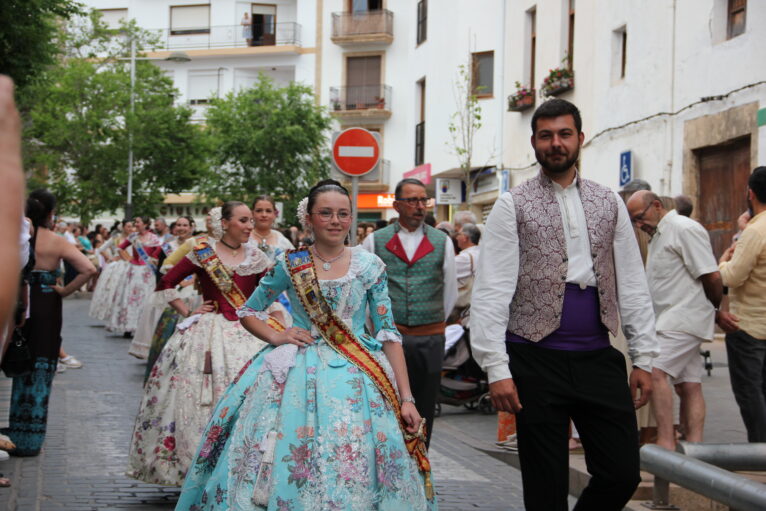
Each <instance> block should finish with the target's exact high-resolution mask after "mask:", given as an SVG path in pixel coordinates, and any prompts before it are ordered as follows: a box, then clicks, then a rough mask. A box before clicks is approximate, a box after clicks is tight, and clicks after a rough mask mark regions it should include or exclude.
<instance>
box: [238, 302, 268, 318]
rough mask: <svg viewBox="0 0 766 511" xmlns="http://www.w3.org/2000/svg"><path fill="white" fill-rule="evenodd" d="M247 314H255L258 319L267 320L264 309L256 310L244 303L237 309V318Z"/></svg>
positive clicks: (266, 313)
mask: <svg viewBox="0 0 766 511" xmlns="http://www.w3.org/2000/svg"><path fill="white" fill-rule="evenodd" d="M247 316H255V317H256V318H258V319H260V320H261V321H268V320H269V313H268V312H266V311H257V310H255V309H253V308H252V307H248V306H247V305H244V306H242V307H240V308H239V309H237V317H238V318H244V317H247Z"/></svg>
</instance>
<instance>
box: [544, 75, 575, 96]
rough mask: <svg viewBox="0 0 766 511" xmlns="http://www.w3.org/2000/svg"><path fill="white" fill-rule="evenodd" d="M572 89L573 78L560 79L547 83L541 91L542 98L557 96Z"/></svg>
mask: <svg viewBox="0 0 766 511" xmlns="http://www.w3.org/2000/svg"><path fill="white" fill-rule="evenodd" d="M573 88H574V77H571V78H560V79H558V80H554V81H552V82H549V83H547V84H546V85H545V86H544V87H543V90H542V94H543V96H558V95H559V94H562V93H564V92H566V91H568V90H572V89H573Z"/></svg>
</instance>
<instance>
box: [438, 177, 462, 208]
mask: <svg viewBox="0 0 766 511" xmlns="http://www.w3.org/2000/svg"><path fill="white" fill-rule="evenodd" d="M462 202H463V181H462V180H461V179H447V178H436V204H461V203H462Z"/></svg>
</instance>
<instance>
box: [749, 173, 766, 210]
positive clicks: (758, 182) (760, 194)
mask: <svg viewBox="0 0 766 511" xmlns="http://www.w3.org/2000/svg"><path fill="white" fill-rule="evenodd" d="M747 187H748V188H750V189H751V190H752V191H753V193H754V194H755V198H756V199H758V202H760V203H761V204H766V167H756V168H755V170H753V173H752V174H750V178H749V179H748V180H747Z"/></svg>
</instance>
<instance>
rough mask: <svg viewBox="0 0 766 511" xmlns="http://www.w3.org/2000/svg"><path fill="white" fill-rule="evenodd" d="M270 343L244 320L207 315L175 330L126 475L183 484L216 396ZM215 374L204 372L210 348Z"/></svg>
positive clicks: (154, 377)
mask: <svg viewBox="0 0 766 511" xmlns="http://www.w3.org/2000/svg"><path fill="white" fill-rule="evenodd" d="M264 346H266V343H265V342H263V341H261V340H259V339H257V338H256V337H253V336H252V335H251V334H250V333H248V332H247V331H246V330H245V329H244V328H243V327H242V325H241V324H240V323H239V321H228V320H227V319H226V318H224V317H223V315H221V314H214V313H208V314H203V315H202V316H201V317H200V319H199V321H197V322H196V323H195V324H194V325H192V326H191V327H190V328H188V329H187V330H185V331H183V332H179V331H176V332H175V333H174V334H173V335H172V336H171V337H170V339H169V340H168V342H167V344H166V345H165V347H164V348H163V350H162V353H160V356H159V357H158V358H157V362H156V363H155V364H154V366H153V367H152V372H151V375H150V376H149V379H148V380H147V382H146V385H145V386H144V396H143V398H142V400H141V406H140V409H139V411H138V416H137V417H136V424H135V427H134V430H133V436H132V438H131V443H130V457H129V460H128V471H127V475H128V476H130V477H133V478H135V479H140V480H142V481H146V482H147V483H155V484H164V485H168V486H180V485H181V483H183V480H184V476H185V475H186V471H187V469H188V467H189V465H190V464H191V461H192V458H193V456H194V453H195V451H196V449H197V446H198V445H199V441H200V438H201V437H202V433H203V431H204V429H205V425H206V424H207V423H208V421H209V420H210V416H211V414H212V413H213V410H214V408H215V404H216V402H217V400H218V399H219V398H220V397H221V395H222V394H223V393H224V391H225V390H226V387H227V386H228V385H229V384H230V383H231V382H232V380H234V378H235V377H236V375H237V373H238V372H239V371H240V369H241V368H242V366H243V365H245V364H246V363H247V362H248V360H250V359H251V358H252V357H253V355H255V354H256V353H258V351H260V350H261V349H262V348H263V347H264ZM208 351H209V352H210V357H209V358H210V362H211V364H210V369H211V370H212V373H211V374H203V373H204V369H205V365H206V364H205V358H206V352H208Z"/></svg>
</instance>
